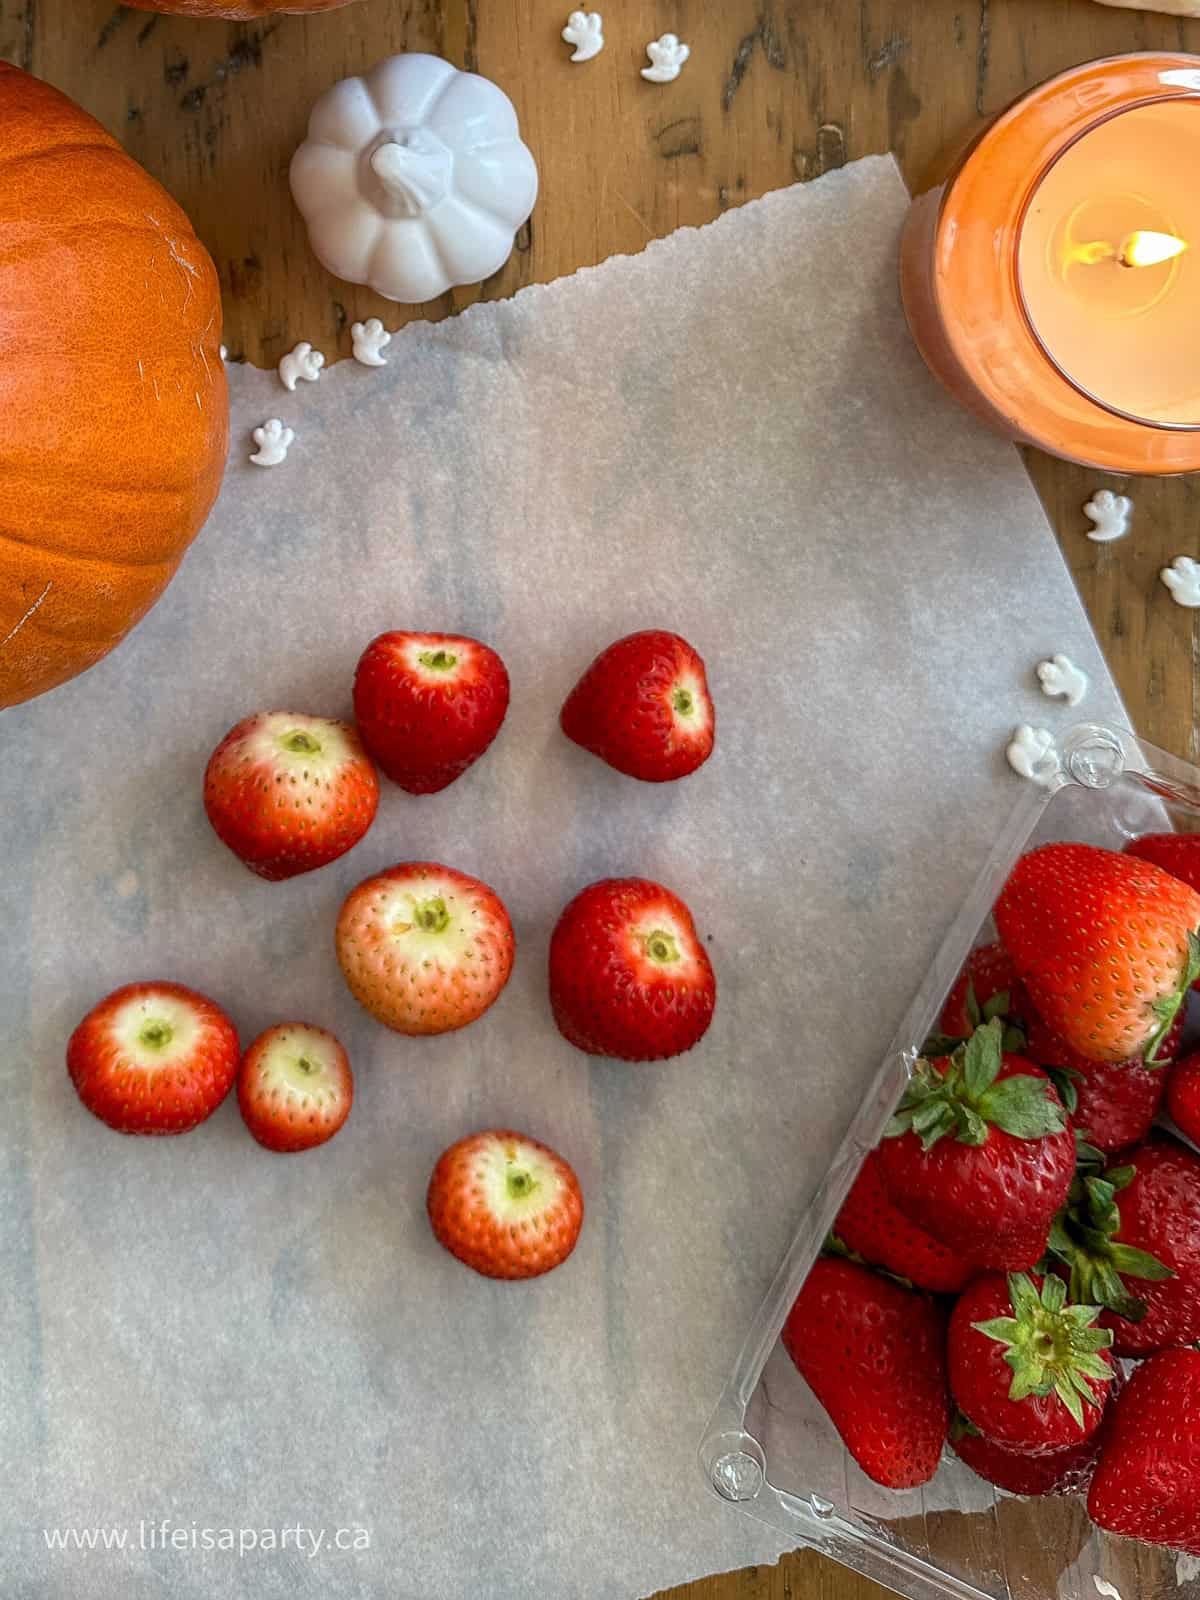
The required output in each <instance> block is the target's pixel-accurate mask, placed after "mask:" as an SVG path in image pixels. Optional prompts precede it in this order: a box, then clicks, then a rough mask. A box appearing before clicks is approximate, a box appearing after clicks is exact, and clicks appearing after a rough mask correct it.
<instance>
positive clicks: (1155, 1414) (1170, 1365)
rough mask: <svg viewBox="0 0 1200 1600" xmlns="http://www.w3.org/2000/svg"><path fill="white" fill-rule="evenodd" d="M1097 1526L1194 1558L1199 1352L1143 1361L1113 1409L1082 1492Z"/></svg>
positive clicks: (1198, 1515) (1199, 1526)
mask: <svg viewBox="0 0 1200 1600" xmlns="http://www.w3.org/2000/svg"><path fill="white" fill-rule="evenodd" d="M1087 1508H1088V1515H1089V1516H1090V1517H1091V1519H1092V1521H1093V1522H1094V1523H1096V1525H1097V1526H1098V1527H1101V1528H1107V1529H1108V1531H1109V1532H1110V1533H1119V1534H1124V1535H1125V1537H1126V1538H1129V1539H1144V1540H1146V1541H1147V1542H1148V1543H1150V1544H1162V1545H1168V1546H1169V1547H1170V1548H1171V1549H1173V1550H1185V1551H1187V1552H1188V1553H1189V1554H1191V1555H1200V1351H1197V1350H1164V1351H1163V1352H1162V1354H1160V1355H1155V1356H1151V1357H1150V1359H1149V1361H1143V1362H1142V1363H1141V1365H1140V1366H1139V1367H1138V1368H1137V1370H1136V1371H1135V1372H1134V1374H1133V1376H1132V1377H1131V1378H1130V1380H1129V1382H1128V1383H1127V1384H1126V1385H1125V1388H1124V1391H1123V1392H1122V1393H1121V1394H1120V1395H1118V1396H1117V1398H1116V1400H1115V1401H1114V1402H1113V1408H1112V1414H1111V1416H1110V1417H1109V1418H1108V1421H1107V1425H1106V1427H1105V1430H1104V1441H1103V1445H1102V1448H1101V1451H1100V1460H1099V1462H1098V1463H1097V1466H1096V1470H1095V1472H1094V1473H1093V1475H1092V1483H1091V1488H1090V1489H1089V1490H1088V1501H1087Z"/></svg>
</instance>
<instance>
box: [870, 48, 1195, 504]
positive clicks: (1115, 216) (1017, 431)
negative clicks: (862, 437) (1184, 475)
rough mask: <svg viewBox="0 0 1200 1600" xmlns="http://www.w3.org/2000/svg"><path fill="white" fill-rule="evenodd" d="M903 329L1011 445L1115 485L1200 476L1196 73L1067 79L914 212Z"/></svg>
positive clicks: (1122, 68)
mask: <svg viewBox="0 0 1200 1600" xmlns="http://www.w3.org/2000/svg"><path fill="white" fill-rule="evenodd" d="M901 289H902V292H903V296H904V307H905V311H906V312H907V315H908V320H909V325H910V327H911V328H912V331H913V335H914V337H915V339H916V341H917V344H918V346H919V348H920V350H921V353H922V355H923V356H924V357H925V360H926V361H927V363H928V364H929V367H930V368H931V370H932V371H933V372H934V373H935V374H936V375H937V377H939V378H940V379H941V380H942V382H943V383H944V384H945V385H946V387H947V388H948V389H949V390H950V392H951V393H952V394H953V395H954V396H955V397H956V398H957V399H959V400H960V401H961V402H962V403H963V404H964V405H966V406H968V407H969V408H970V409H971V410H972V411H974V412H975V413H976V414H977V415H978V416H980V417H981V418H983V420H984V421H985V422H988V423H990V424H991V425H992V426H993V427H995V428H998V429H999V430H1000V431H1002V432H1003V433H1005V434H1007V435H1008V436H1009V437H1010V438H1013V439H1017V440H1020V441H1022V442H1023V443H1026V444H1033V445H1037V446H1039V447H1040V448H1041V449H1043V450H1048V451H1050V452H1051V453H1052V454H1054V455H1059V456H1064V457H1066V458H1067V459H1068V460H1071V461H1080V462H1084V463H1086V464H1087V465H1089V466H1093V467H1098V468H1102V469H1105V470H1107V471H1110V472H1121V473H1178V472H1194V471H1197V470H1200V57H1197V56H1188V55H1133V56H1118V57H1114V58H1112V59H1110V60H1106V61H1092V62H1088V63H1087V64H1086V65H1084V66H1080V67H1074V68H1072V69H1071V70H1070V71H1069V72H1065V73H1063V74H1062V76H1061V77H1058V78H1053V79H1051V81H1050V82H1049V83H1045V84H1043V85H1042V86H1041V87H1040V88H1037V89H1034V90H1033V91H1032V92H1031V93H1030V94H1027V95H1025V96H1024V97H1023V98H1022V99H1020V100H1018V101H1017V102H1016V103H1015V104H1014V105H1012V106H1010V107H1009V109H1008V110H1007V111H1004V112H1002V113H1001V114H1000V115H999V116H998V117H996V118H994V119H993V120H992V121H991V122H990V123H988V124H987V125H986V126H985V127H984V128H983V129H982V130H981V131H979V132H977V133H976V134H975V136H974V138H973V139H972V140H971V142H970V143H969V144H968V146H967V147H966V149H965V150H964V151H962V152H960V153H959V154H958V155H957V156H956V157H955V158H953V159H951V160H950V161H949V162H948V163H944V164H943V168H942V171H941V172H940V173H939V174H938V175H937V176H936V177H935V179H934V181H933V185H932V187H930V188H928V189H927V190H926V191H925V192H924V193H922V194H920V195H919V196H918V197H917V199H915V200H914V202H913V205H912V209H911V211H910V212H909V216H908V222H907V224H906V227H905V231H904V239H903V244H902V248H901Z"/></svg>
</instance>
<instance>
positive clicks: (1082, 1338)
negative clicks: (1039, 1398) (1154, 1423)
mask: <svg viewBox="0 0 1200 1600" xmlns="http://www.w3.org/2000/svg"><path fill="white" fill-rule="evenodd" d="M1008 1299H1009V1304H1010V1306H1011V1308H1012V1313H1013V1314H1012V1316H1007V1317H1004V1316H1002V1317H992V1318H991V1319H990V1320H989V1321H987V1322H973V1323H972V1324H971V1326H972V1327H973V1328H974V1329H975V1331H976V1332H977V1333H981V1334H983V1336H984V1338H985V1339H994V1340H996V1342H997V1343H998V1344H1002V1345H1003V1346H1004V1359H1005V1361H1006V1362H1007V1363H1008V1365H1009V1366H1010V1367H1011V1368H1012V1373H1013V1377H1012V1382H1011V1384H1010V1385H1009V1390H1008V1398H1009V1399H1010V1400H1026V1399H1028V1398H1029V1396H1030V1395H1043V1396H1044V1395H1049V1394H1054V1395H1057V1396H1058V1398H1059V1400H1061V1401H1062V1403H1063V1405H1064V1406H1066V1408H1067V1410H1068V1411H1069V1412H1070V1413H1071V1416H1072V1417H1073V1418H1074V1419H1075V1421H1076V1423H1078V1425H1079V1426H1080V1427H1081V1428H1082V1427H1083V1425H1084V1423H1083V1406H1084V1402H1085V1401H1086V1402H1087V1403H1088V1404H1089V1405H1092V1406H1100V1405H1103V1403H1104V1400H1103V1393H1104V1391H1103V1390H1102V1389H1101V1390H1099V1391H1098V1390H1097V1388H1096V1387H1095V1386H1096V1385H1098V1384H1105V1383H1111V1382H1112V1376H1113V1372H1112V1368H1111V1367H1110V1366H1109V1364H1108V1362H1107V1361H1105V1360H1104V1359H1103V1357H1102V1356H1101V1355H1100V1351H1101V1350H1107V1349H1108V1348H1109V1346H1110V1345H1111V1344H1112V1342H1113V1336H1112V1332H1111V1330H1110V1329H1108V1328H1096V1327H1093V1326H1092V1324H1093V1323H1094V1322H1095V1320H1096V1318H1097V1317H1098V1316H1099V1315H1100V1307H1099V1306H1081V1305H1068V1304H1067V1286H1066V1284H1065V1283H1064V1282H1063V1281H1062V1279H1061V1278H1058V1277H1055V1275H1054V1274H1053V1273H1048V1274H1047V1275H1046V1277H1045V1278H1044V1279H1043V1281H1042V1287H1041V1290H1040V1292H1039V1290H1038V1288H1037V1285H1036V1284H1035V1283H1034V1281H1033V1279H1032V1278H1030V1277H1029V1276H1028V1275H1027V1274H1026V1273H1024V1272H1010V1273H1009V1275H1008Z"/></svg>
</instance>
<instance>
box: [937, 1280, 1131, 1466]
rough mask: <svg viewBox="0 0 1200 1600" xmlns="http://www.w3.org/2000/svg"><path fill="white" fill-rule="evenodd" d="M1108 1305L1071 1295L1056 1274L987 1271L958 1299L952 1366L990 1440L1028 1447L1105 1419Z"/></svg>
mask: <svg viewBox="0 0 1200 1600" xmlns="http://www.w3.org/2000/svg"><path fill="white" fill-rule="evenodd" d="M1099 1315H1100V1308H1099V1306H1088V1305H1076V1304H1072V1303H1069V1302H1068V1300H1067V1286H1066V1284H1064V1283H1063V1281H1062V1279H1061V1278H1057V1277H1055V1276H1054V1275H1053V1274H1049V1275H1048V1276H1046V1277H1045V1278H1031V1277H1029V1276H1027V1275H1026V1274H1025V1273H1023V1272H1010V1273H1009V1274H1008V1275H1007V1277H1004V1276H1002V1275H1001V1274H1000V1273H987V1274H986V1275H985V1276H983V1277H981V1278H976V1280H975V1282H974V1283H972V1284H970V1285H969V1286H968V1287H967V1288H966V1289H965V1290H964V1291H963V1293H962V1294H961V1295H960V1296H959V1298H958V1300H957V1301H956V1302H955V1305H954V1310H953V1312H952V1313H951V1315H950V1330H949V1336H948V1339H947V1343H946V1365H947V1369H948V1372H949V1375H950V1392H951V1394H953V1396H954V1400H955V1404H956V1405H957V1406H958V1409H959V1410H960V1411H961V1412H962V1414H963V1416H965V1417H966V1418H967V1419H968V1421H969V1422H972V1423H973V1424H974V1425H975V1427H976V1428H978V1429H979V1432H980V1433H981V1434H982V1435H983V1436H984V1438H985V1439H990V1440H992V1442H993V1443H994V1444H998V1445H1001V1446H1002V1447H1003V1448H1004V1449H1005V1450H1015V1451H1018V1452H1020V1453H1022V1454H1025V1455H1031V1456H1040V1455H1051V1454H1054V1453H1056V1452H1059V1451H1062V1450H1068V1449H1071V1448H1073V1447H1074V1446H1076V1445H1079V1444H1081V1443H1082V1442H1083V1441H1084V1440H1085V1439H1087V1438H1088V1437H1089V1436H1090V1435H1091V1434H1093V1433H1095V1431H1096V1429H1097V1428H1098V1427H1099V1426H1100V1419H1101V1417H1102V1416H1103V1414H1104V1407H1105V1405H1106V1404H1107V1401H1108V1386H1109V1384H1110V1383H1111V1382H1112V1378H1113V1370H1114V1369H1113V1365H1112V1360H1111V1358H1110V1356H1109V1354H1108V1350H1109V1346H1110V1345H1111V1344H1112V1334H1111V1333H1110V1332H1109V1330H1108V1329H1107V1328H1101V1327H1098V1326H1097V1325H1096V1321H1097V1318H1098V1317H1099Z"/></svg>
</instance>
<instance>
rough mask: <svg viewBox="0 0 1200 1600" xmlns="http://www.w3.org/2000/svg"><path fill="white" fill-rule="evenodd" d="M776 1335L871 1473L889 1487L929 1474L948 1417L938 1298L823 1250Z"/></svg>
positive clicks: (943, 1333) (934, 1466)
mask: <svg viewBox="0 0 1200 1600" xmlns="http://www.w3.org/2000/svg"><path fill="white" fill-rule="evenodd" d="M782 1339H783V1345H784V1348H785V1349H786V1351H787V1353H788V1355H789V1356H791V1358H792V1360H793V1362H794V1363H795V1365H796V1368H797V1370H798V1372H799V1373H800V1376H801V1377H802V1378H803V1379H804V1381H805V1382H806V1383H807V1384H808V1386H809V1388H810V1389H811V1390H812V1392H813V1393H814V1394H815V1395H816V1397H817V1399H818V1400H819V1401H820V1402H821V1404H822V1405H823V1406H824V1408H825V1410H826V1411H827V1412H828V1413H829V1418H830V1421H831V1422H832V1423H833V1425H834V1427H835V1428H836V1429H837V1431H838V1433H839V1434H840V1435H841V1438H842V1442H843V1444H844V1445H845V1446H846V1449H847V1450H849V1452H850V1454H851V1455H852V1456H853V1457H854V1459H855V1460H856V1461H857V1462H858V1464H859V1466H860V1467H861V1468H862V1469H863V1471H864V1472H865V1473H866V1474H867V1476H868V1477H869V1478H873V1479H874V1480H875V1482H876V1483H881V1484H883V1485H884V1487H885V1488H888V1489H913V1488H916V1487H917V1485H918V1484H922V1483H928V1482H929V1480H930V1478H932V1477H933V1475H934V1473H935V1472H936V1471H937V1467H938V1460H939V1458H940V1457H941V1453H942V1446H943V1445H944V1444H945V1442H946V1431H947V1428H948V1426H949V1422H950V1403H949V1400H948V1398H947V1394H946V1356H945V1349H946V1319H945V1315H944V1313H943V1312H942V1309H941V1307H940V1306H938V1305H937V1304H936V1303H935V1302H934V1301H932V1300H930V1299H929V1298H928V1297H927V1296H925V1295H921V1294H917V1293H915V1292H914V1291H913V1290H911V1289H906V1288H904V1287H903V1286H902V1285H901V1284H898V1283H896V1282H895V1281H894V1280H893V1279H891V1278H883V1277H880V1276H879V1275H878V1274H877V1273H874V1272H871V1271H869V1270H868V1268H866V1267H863V1266H859V1265H858V1264H857V1263H855V1262H853V1261H843V1260H837V1259H834V1258H833V1257H829V1256H822V1257H821V1258H820V1259H819V1260H818V1261H816V1262H814V1264H813V1268H812V1271H811V1272H810V1273H809V1275H808V1277H807V1278H806V1279H805V1281H804V1287H803V1288H802V1289H801V1290H800V1293H799V1295H797V1297H796V1303H795V1304H794V1305H793V1307H792V1309H791V1311H790V1312H789V1314H788V1319H787V1321H786V1322H785V1323H784V1326H783V1334H782Z"/></svg>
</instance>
